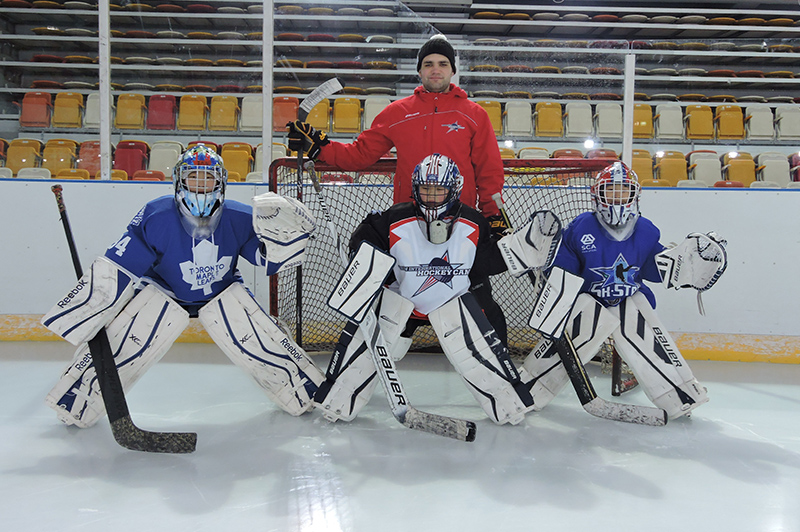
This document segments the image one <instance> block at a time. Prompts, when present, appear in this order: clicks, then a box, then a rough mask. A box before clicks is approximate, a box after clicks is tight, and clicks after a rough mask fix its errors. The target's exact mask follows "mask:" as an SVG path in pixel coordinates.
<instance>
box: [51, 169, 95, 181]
mask: <svg viewBox="0 0 800 532" xmlns="http://www.w3.org/2000/svg"><path fill="white" fill-rule="evenodd" d="M55 176H56V179H91V175H89V170H87V169H85V168H62V169H61V170H59V171H58V173H57V174H55Z"/></svg>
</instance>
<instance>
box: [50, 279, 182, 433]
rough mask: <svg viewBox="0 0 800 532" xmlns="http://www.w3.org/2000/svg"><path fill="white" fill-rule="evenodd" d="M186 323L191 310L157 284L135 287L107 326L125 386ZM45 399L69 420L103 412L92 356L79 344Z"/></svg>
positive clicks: (89, 419) (83, 422) (80, 422)
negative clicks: (133, 292)
mask: <svg viewBox="0 0 800 532" xmlns="http://www.w3.org/2000/svg"><path fill="white" fill-rule="evenodd" d="M188 324H189V314H188V313H187V312H186V311H185V310H184V309H182V308H181V307H180V306H179V305H178V304H177V303H175V302H174V301H173V300H172V299H171V298H169V297H167V296H166V295H164V294H163V293H162V292H161V290H159V289H158V288H156V287H155V286H152V285H149V286H147V287H145V288H144V289H143V290H142V291H141V292H139V293H138V294H137V295H136V296H135V297H134V298H133V299H132V300H131V302H130V303H129V304H128V305H127V306H126V307H125V308H124V309H123V310H122V312H120V313H119V315H118V316H117V317H116V318H115V319H114V320H113V321H112V322H111V323H110V324H109V325H108V326H107V327H106V331H107V332H108V340H109V344H110V345H111V350H112V352H113V354H114V360H115V362H116V364H117V369H118V370H119V377H120V380H121V381H122V387H123V389H124V390H129V389H130V388H131V387H132V386H133V385H134V384H135V383H136V381H138V380H139V378H140V377H141V376H142V375H143V374H144V372H145V371H147V370H148V369H149V368H150V367H152V366H153V364H155V363H156V362H158V361H159V360H160V359H161V357H163V356H164V353H166V352H167V351H168V350H169V348H170V347H171V346H172V344H173V343H174V342H175V340H176V339H177V338H178V336H179V335H180V334H181V332H183V330H184V329H185V328H186V326H187V325H188ZM45 403H46V404H47V405H48V406H50V407H51V408H53V409H54V410H55V411H56V413H57V414H58V418H59V419H60V420H61V421H63V422H64V423H66V424H68V425H77V426H78V427H81V428H85V427H89V426H91V425H93V424H94V423H95V422H97V420H98V419H99V418H100V416H102V415H103V414H105V406H104V404H103V399H102V396H101V395H100V385H99V383H98V381H97V375H96V373H95V369H94V365H93V364H92V356H91V353H90V352H89V347H88V344H83V345H82V346H81V347H80V348H79V349H78V350H77V352H76V353H75V358H74V359H73V361H72V363H71V364H70V365H69V367H67V369H66V370H65V371H64V373H63V374H62V376H61V379H60V380H59V381H58V383H57V384H56V385H55V387H54V388H53V389H52V390H51V391H50V393H49V394H48V395H47V398H46V399H45Z"/></svg>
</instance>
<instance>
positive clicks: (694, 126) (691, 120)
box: [683, 104, 714, 140]
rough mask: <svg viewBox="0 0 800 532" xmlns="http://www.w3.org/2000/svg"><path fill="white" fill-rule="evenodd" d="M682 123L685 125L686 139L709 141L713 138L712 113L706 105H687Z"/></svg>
mask: <svg viewBox="0 0 800 532" xmlns="http://www.w3.org/2000/svg"><path fill="white" fill-rule="evenodd" d="M683 121H684V123H685V124H686V138H687V139H692V140H709V139H713V138H714V113H713V112H712V111H711V107H709V106H708V105H701V104H692V105H687V106H686V115H685V116H684V118H683Z"/></svg>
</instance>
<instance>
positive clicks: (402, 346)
mask: <svg viewBox="0 0 800 532" xmlns="http://www.w3.org/2000/svg"><path fill="white" fill-rule="evenodd" d="M412 312H414V303H413V302H412V301H411V300H410V299H406V298H404V297H403V296H401V295H400V294H398V293H396V292H393V291H391V290H389V289H388V288H384V289H383V291H382V293H381V298H380V300H379V302H378V327H380V328H381V333H382V334H383V341H384V342H385V343H386V347H387V349H388V350H389V354H390V355H391V356H392V359H394V360H401V359H402V358H403V357H404V356H406V353H407V352H408V349H409V348H410V347H411V343H412V339H411V338H405V337H403V336H400V335H401V334H402V332H403V330H404V329H405V327H406V323H407V322H408V318H409V317H410V316H411V313H412Z"/></svg>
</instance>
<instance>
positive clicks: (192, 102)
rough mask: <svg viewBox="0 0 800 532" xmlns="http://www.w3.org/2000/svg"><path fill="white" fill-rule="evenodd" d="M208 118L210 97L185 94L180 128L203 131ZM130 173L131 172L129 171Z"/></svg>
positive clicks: (182, 98) (179, 117)
mask: <svg viewBox="0 0 800 532" xmlns="http://www.w3.org/2000/svg"><path fill="white" fill-rule="evenodd" d="M118 112H119V111H118ZM207 119H208V98H206V97H205V96H202V95H200V94H184V95H183V96H181V100H180V103H179V105H178V129H179V130H181V131H203V130H205V129H206V122H207ZM128 174H129V175H130V172H128Z"/></svg>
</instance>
